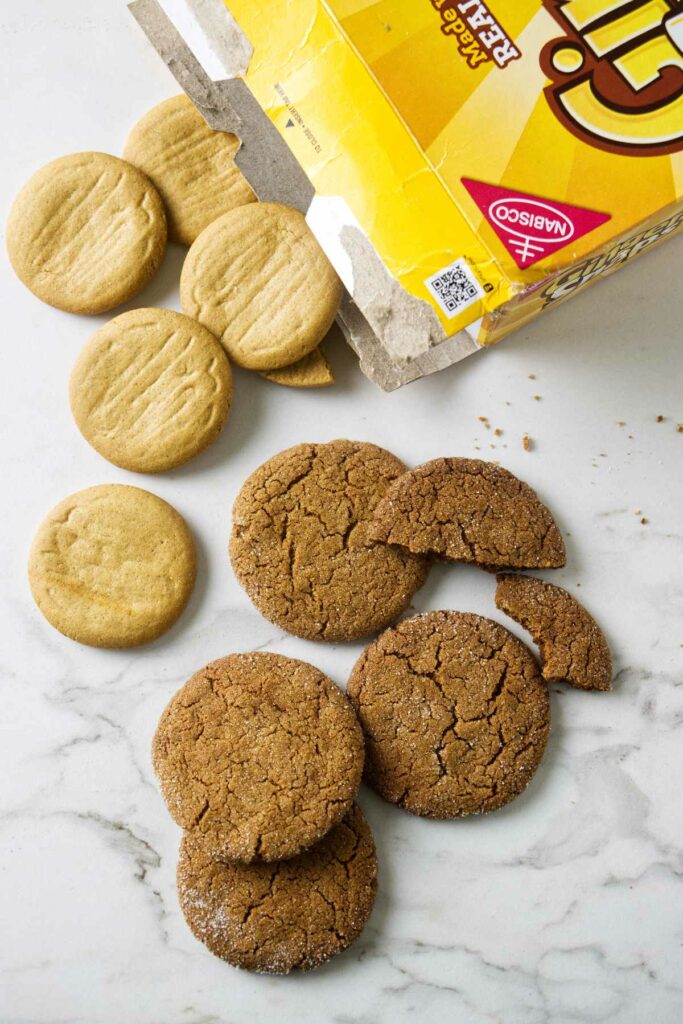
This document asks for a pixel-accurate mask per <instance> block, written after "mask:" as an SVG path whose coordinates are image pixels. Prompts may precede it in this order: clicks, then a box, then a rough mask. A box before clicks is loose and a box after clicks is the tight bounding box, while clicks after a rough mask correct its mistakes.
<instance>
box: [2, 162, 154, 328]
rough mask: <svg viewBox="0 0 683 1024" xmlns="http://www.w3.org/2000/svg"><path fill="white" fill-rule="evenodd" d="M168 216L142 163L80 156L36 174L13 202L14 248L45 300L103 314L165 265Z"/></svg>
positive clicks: (10, 231) (27, 279)
mask: <svg viewBox="0 0 683 1024" xmlns="http://www.w3.org/2000/svg"><path fill="white" fill-rule="evenodd" d="M165 248H166V214H165V213H164V207H163V203H162V201H161V197H160V196H159V193H158V192H157V190H156V189H155V188H154V186H153V184H152V182H151V181H150V180H149V178H147V176H146V175H144V174H143V173H142V171H139V170H138V168H137V167H133V166H132V164H129V163H126V161H125V160H119V159H118V157H115V156H109V155H108V154H107V153H73V154H71V155H70V156H63V157H60V158H59V159H58V160H53V161H52V162H51V163H49V164H46V165H45V166H44V167H42V168H41V169H40V170H39V171H37V172H36V173H35V174H34V175H33V177H32V178H30V179H29V180H28V181H27V183H26V184H25V185H24V187H23V188H22V189H21V191H20V192H19V194H18V195H17V197H16V198H15V200H14V203H13V204H12V209H11V210H10V215H9V219H8V222H7V250H8V253H9V258H10V261H11V263H12V266H13V267H14V270H15V272H16V274H17V276H18V277H19V278H20V280H21V281H23V283H24V284H25V285H26V287H27V288H29V289H30V290H31V291H32V292H33V294H34V295H37V296H38V298H39V299H42V300H43V302H47V303H48V304H49V305H50V306H56V307H57V308H58V309H65V310H68V311H69V312H71V313H103V312H105V311H106V310H108V309H113V308H114V306H118V305H120V303H122V302H125V301H126V300H127V299H130V298H131V297H132V296H133V295H135V294H137V292H139V291H140V289H141V288H143V287H144V286H145V285H146V284H147V282H148V281H149V280H150V278H151V277H152V275H153V274H154V272H155V271H156V269H157V267H158V266H159V264H160V263H161V259H162V256H163V254H164V250H165Z"/></svg>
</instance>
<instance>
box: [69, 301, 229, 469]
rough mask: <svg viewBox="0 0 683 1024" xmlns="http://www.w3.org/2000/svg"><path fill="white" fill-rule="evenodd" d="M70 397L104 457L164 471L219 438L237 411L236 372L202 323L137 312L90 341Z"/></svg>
mask: <svg viewBox="0 0 683 1024" xmlns="http://www.w3.org/2000/svg"><path fill="white" fill-rule="evenodd" d="M70 400H71V411H72V413H73V416H74V419H75V421H76V425H77V426H78V429H79V430H80V432H81V433H82V434H83V436H84V438H85V439H86V441H87V442H88V443H89V444H91V445H92V446H93V448H95V450H96V451H98V452H99V453H100V455H103V456H104V458H105V459H108V460H109V462H113V463H114V465H116V466H121V467H122V468H123V469H129V470H132V471H133V472H136V473H161V472H163V471H164V470H167V469H172V468H173V467H174V466H181V465H182V464H183V463H185V462H187V461H188V459H191V458H193V457H194V456H195V455H198V454H199V453H200V452H202V451H204V449H205V448H207V447H208V446H209V445H210V444H212V442H213V441H215V440H216V438H217V437H218V435H219V434H220V432H221V430H222V429H223V426H224V424H225V422H226V420H227V418H228V416H229V414H230V406H231V402H232V372H231V370H230V364H229V362H228V358H227V356H226V355H225V352H224V351H223V349H222V347H221V346H220V344H219V343H218V342H217V341H216V339H215V338H214V337H213V335H212V334H210V332H209V331H207V329H206V328H205V327H202V325H201V324H198V323H197V322H196V321H195V320H190V318H189V317H187V316H183V315H182V313H174V312H171V310H168V309H133V310H130V311H129V312H128V313H122V314H121V315H120V316H117V317H114V319H113V320H110V321H109V323H107V324H105V325H104V326H103V327H101V328H100V329H99V330H98V331H97V332H96V333H95V334H94V335H93V336H92V337H91V338H90V340H89V341H88V342H87V343H86V345H85V347H84V348H83V350H82V351H81V354H80V355H79V357H78V360H77V362H76V364H75V366H74V368H73V371H72V373H71V382H70Z"/></svg>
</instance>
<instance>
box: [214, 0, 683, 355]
mask: <svg viewBox="0 0 683 1024" xmlns="http://www.w3.org/2000/svg"><path fill="white" fill-rule="evenodd" d="M226 5H227V7H228V9H229V11H230V13H231V14H232V16H233V17H234V19H235V21H236V22H237V24H238V25H239V27H240V28H241V30H242V31H243V32H244V34H245V35H246V37H247V39H248V40H249V42H250V43H251V45H252V46H253V56H252V58H251V60H250V62H249V65H248V68H247V70H246V73H245V76H244V78H245V81H246V83H247V85H248V86H249V88H250V90H251V91H252V93H253V94H254V95H255V97H256V99H257V100H258V102H259V104H260V106H261V107H262V108H263V110H264V111H265V112H266V114H267V115H268V117H269V118H270V120H271V121H272V122H273V123H274V125H275V126H276V127H277V129H278V131H279V132H280V134H281V135H282V137H283V138H284V139H285V140H286V142H287V144H288V146H289V147H290V149H291V150H292V152H293V154H294V156H295V157H296V159H297V160H298V161H299V163H300V164H301V166H302V167H303V169H304V171H305V172H306V174H307V175H308V177H309V178H310V180H311V182H312V184H313V186H314V188H315V192H316V196H317V197H331V198H332V197H341V199H342V200H343V202H344V204H345V206H346V207H348V210H349V211H350V214H351V217H352V221H353V222H354V223H355V224H356V225H357V226H358V227H359V228H360V229H361V230H362V232H363V233H364V235H365V236H366V237H367V239H368V240H369V242H370V243H371V245H372V247H373V248H374V250H375V252H376V253H377V255H378V256H379V257H380V259H381V261H382V263H383V264H384V266H385V267H386V268H387V270H388V271H389V273H390V274H391V275H392V276H393V277H394V278H395V279H396V281H398V282H399V284H400V285H401V286H402V287H403V289H405V290H406V292H407V293H408V294H409V295H410V296H413V297H414V298H415V299H418V300H422V301H424V302H425V303H427V304H428V305H429V306H430V307H431V309H432V310H433V311H434V313H435V314H436V316H437V317H438V320H439V322H440V324H441V327H442V328H443V337H444V338H445V337H451V336H452V335H454V334H456V333H457V332H458V331H460V330H462V329H463V328H468V329H469V331H470V334H471V335H472V337H473V338H474V339H475V341H476V342H477V343H478V344H481V345H488V344H491V343H493V342H496V341H498V340H499V339H500V338H502V337H503V336H504V335H505V334H507V333H508V332H509V331H510V330H511V329H512V328H514V327H516V326H518V325H519V324H521V323H523V322H525V321H526V320H528V319H530V318H531V317H532V316H534V315H535V314H537V313H538V312H540V311H541V310H543V309H544V308H546V307H548V306H550V305H554V304H555V303H557V302H559V301H561V300H563V299H565V298H567V297H568V296H569V295H571V294H573V293H574V292H576V291H577V290H578V289H579V288H582V287H583V286H585V285H586V284H588V283H589V282H591V281H593V280H595V279H596V278H597V277H599V276H601V275H604V274H606V273H608V272H610V271H612V270H614V269H616V268H617V267H618V266H620V265H621V264H623V263H624V262H625V261H627V260H628V259H631V258H632V257H634V256H635V255H637V254H638V253H640V252H642V251H643V250H645V249H647V248H649V247H651V246H652V245H654V244H656V243H657V242H658V241H659V240H660V239H663V238H664V237H666V236H667V235H670V234H672V233H673V232H674V231H676V230H677V229H679V228H680V227H681V225H682V224H683V203H682V201H681V197H682V196H683V4H682V3H680V2H678V0H641V2H640V3H638V2H637V0H635V2H634V0H544V2H540V0H536V2H532V0H490V2H488V3H483V2H481V0H271V2H256V0H226ZM361 308H362V307H361Z"/></svg>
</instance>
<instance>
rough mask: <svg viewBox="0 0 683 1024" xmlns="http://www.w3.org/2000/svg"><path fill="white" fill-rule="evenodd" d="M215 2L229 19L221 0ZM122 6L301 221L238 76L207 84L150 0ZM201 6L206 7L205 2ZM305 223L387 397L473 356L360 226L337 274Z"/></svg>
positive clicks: (299, 190) (291, 188) (274, 143)
mask: <svg viewBox="0 0 683 1024" xmlns="http://www.w3.org/2000/svg"><path fill="white" fill-rule="evenodd" d="M185 2H186V5H188V6H189V8H190V10H189V14H190V16H191V17H195V16H196V14H197V12H196V4H197V0H189V2H188V0H185ZM218 2H219V3H220V4H221V8H222V12H223V14H224V15H227V13H228V12H227V11H226V9H225V7H224V6H223V4H222V0H218ZM128 6H129V9H130V11H131V13H132V14H133V17H134V18H135V19H136V21H137V22H138V24H139V25H140V27H141V28H142V30H143V32H144V33H145V35H146V36H147V38H148V39H149V41H150V43H151V44H152V46H153V47H154V48H155V50H156V51H157V52H158V54H159V55H160V57H161V58H162V60H163V61H164V63H165V64H166V65H167V67H168V68H169V70H170V72H171V74H172V75H173V76H174V78H175V79H176V81H177V82H178V84H179V85H180V87H181V88H182V89H183V91H184V92H185V93H186V94H187V96H188V97H189V98H190V99H191V100H192V102H193V103H194V105H195V106H196V107H197V109H198V110H199V112H200V113H201V115H202V116H203V117H204V119H205V120H206V122H207V124H208V125H209V126H210V127H211V128H213V129H215V130H217V131H226V132H232V133H233V134H234V135H236V136H238V138H239V139H240V142H241V146H240V149H239V151H238V153H237V155H236V157H235V160H236V163H237V165H238V167H239V168H240V170H241V171H242V174H244V176H245V178H246V179H247V181H248V182H249V184H250V185H251V187H252V188H253V190H254V192H255V193H256V195H257V196H258V198H259V199H260V200H262V201H263V202H272V203H282V204H284V205H285V206H291V207H294V208H295V209H297V210H300V211H301V212H302V213H303V214H304V215H307V214H309V212H310V211H311V207H312V205H313V204H314V200H315V199H316V193H315V189H314V188H313V185H312V184H311V182H310V180H309V178H308V176H307V174H306V173H305V171H304V170H303V168H302V167H301V165H300V163H299V162H298V160H296V158H295V157H294V155H293V153H292V152H291V150H290V149H289V147H288V146H287V144H286V142H285V141H284V139H283V138H282V136H281V135H280V133H279V132H278V130H277V128H276V127H275V125H274V124H273V123H272V121H271V120H270V118H269V117H268V116H267V114H266V113H265V112H264V111H263V109H262V108H261V106H260V105H259V103H258V102H257V100H256V99H255V97H254V96H253V94H252V92H251V90H250V89H249V87H248V86H247V84H246V82H245V81H244V80H243V79H242V78H240V77H230V78H224V79H222V80H219V81H214V80H213V79H212V78H211V77H210V75H209V74H208V73H207V71H206V70H205V69H204V67H203V65H202V64H201V63H200V61H199V60H198V59H197V57H196V56H195V54H194V53H193V51H192V50H191V49H190V47H189V45H188V44H187V43H186V42H185V40H184V39H183V37H182V35H181V34H180V31H179V30H178V28H176V26H175V24H174V23H173V21H172V20H171V19H170V18H169V16H168V14H167V13H166V11H165V10H164V8H163V7H162V5H161V4H160V3H159V2H158V0H133V2H132V3H130V4H129V5H128ZM202 6H203V8H206V0H204V2H203V4H202ZM186 13H187V12H186ZM207 17H208V12H207V10H206V9H204V10H203V19H204V22H203V24H204V26H205V27H206V26H208V30H209V31H210V32H215V22H211V21H209V22H207V21H206V19H207ZM231 27H232V26H231ZM234 28H236V32H235V31H231V32H229V33H224V34H223V37H222V40H221V50H220V56H221V61H220V67H221V68H226V67H230V66H232V67H233V68H234V67H237V66H238V65H239V64H240V62H241V61H242V62H243V61H244V60H245V59H247V60H248V52H249V51H248V43H247V41H246V37H244V35H243V34H242V33H241V30H239V28H237V26H234ZM245 55H246V56H245ZM308 219H309V224H310V220H311V218H308ZM313 220H314V223H313V224H312V225H311V228H312V230H313V231H314V233H315V234H316V237H317V238H318V241H319V242H320V244H321V245H322V246H323V248H324V249H325V250H326V252H327V254H328V256H330V257H331V259H332V262H333V264H334V265H335V267H336V269H337V270H338V272H339V273H340V275H341V276H342V279H345V284H346V285H347V291H346V292H345V295H344V298H343V300H342V304H341V307H340V310H339V314H338V317H337V321H338V323H339V326H340V327H341V329H342V332H343V334H344V336H345V338H346V340H347V341H348V343H349V344H350V345H351V347H352V348H353V349H354V351H355V352H356V354H357V355H358V358H359V360H360V366H361V370H362V371H363V373H364V374H365V375H366V376H367V377H369V378H370V380H372V381H373V382H374V383H375V384H377V385H378V386H379V387H380V388H382V390H384V391H394V390H396V389H397V388H399V387H401V386H402V385H404V384H408V383H410V382H411V381H414V380H417V379H419V378H420V377H424V376H427V375H429V374H432V373H436V372H437V371H438V370H443V369H445V368H446V367H448V366H451V365H452V364H453V363H456V362H459V361H460V360H461V359H464V358H465V357H466V356H468V355H470V354H471V353H473V352H476V351H478V350H479V348H480V346H479V345H478V344H477V343H476V342H475V341H474V340H473V338H472V337H471V336H470V335H469V334H468V333H467V332H465V331H461V332H459V333H458V334H456V335H453V336H452V337H450V338H448V337H447V336H446V334H445V332H444V329H443V327H442V326H441V323H440V322H439V319H438V317H437V316H436V314H435V312H434V310H433V309H432V308H431V306H430V305H429V303H427V302H425V301H424V300H422V299H418V298H415V297H414V296H412V295H409V294H408V292H407V291H406V290H405V289H404V288H402V287H401V285H400V284H399V283H398V282H397V281H396V280H395V279H394V278H393V277H392V276H391V275H390V274H389V272H388V270H387V269H386V267H385V266H384V264H383V262H382V261H381V259H380V258H379V256H378V255H377V252H376V251H375V249H374V248H373V246H372V245H371V243H370V241H369V240H368V238H367V237H366V235H365V234H364V233H363V232H362V231H361V229H360V228H359V227H356V226H350V225H348V224H346V225H344V226H343V227H342V228H341V229H340V231H339V235H338V238H337V239H336V243H337V245H338V244H339V243H341V246H342V249H343V254H342V260H341V261H342V262H344V264H345V267H340V266H339V263H340V260H339V259H335V253H331V252H330V246H329V240H328V239H326V238H325V237H321V232H320V231H319V230H316V223H315V221H316V218H313ZM337 255H339V254H337ZM348 266H350V268H351V277H352V280H350V279H349V272H348V270H346V273H345V272H344V271H345V269H346V268H347V267H348ZM351 290H352V292H353V294H350V291H351Z"/></svg>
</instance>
